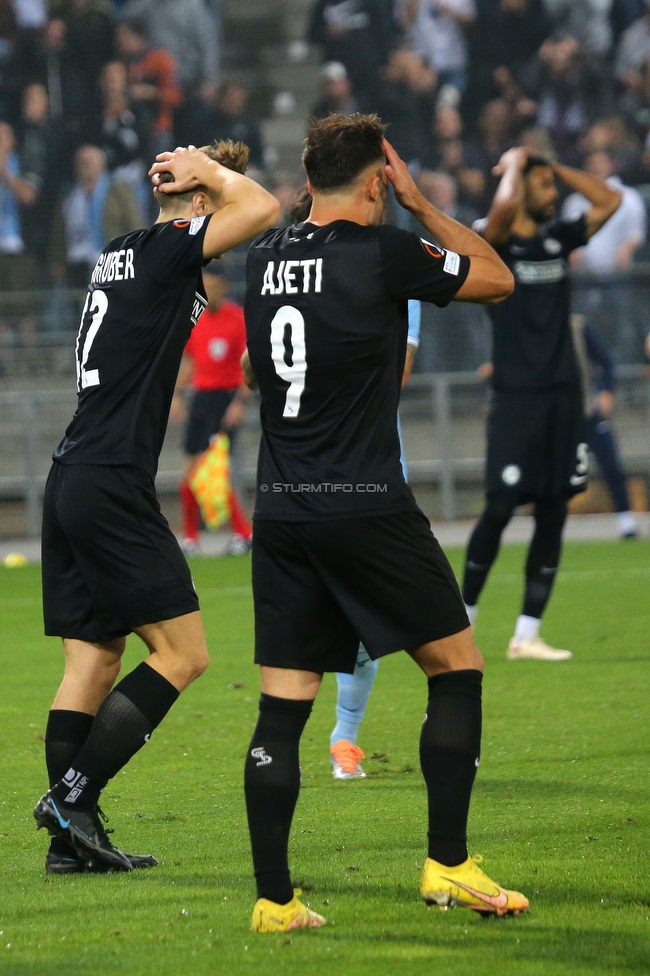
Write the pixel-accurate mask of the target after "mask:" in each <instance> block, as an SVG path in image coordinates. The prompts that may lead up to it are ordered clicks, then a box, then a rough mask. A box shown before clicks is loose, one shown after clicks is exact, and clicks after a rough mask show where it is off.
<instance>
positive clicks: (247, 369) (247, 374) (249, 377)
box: [241, 349, 259, 390]
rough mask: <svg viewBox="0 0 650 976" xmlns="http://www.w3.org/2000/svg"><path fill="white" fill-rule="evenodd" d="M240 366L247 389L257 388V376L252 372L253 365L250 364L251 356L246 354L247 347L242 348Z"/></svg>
mask: <svg viewBox="0 0 650 976" xmlns="http://www.w3.org/2000/svg"><path fill="white" fill-rule="evenodd" d="M241 368H242V372H243V374H244V381H245V383H246V386H247V387H248V389H249V390H258V389H259V386H258V384H257V378H256V376H255V373H254V372H253V367H252V366H251V358H250V356H249V355H248V349H245V350H244V353H243V355H242V357H241Z"/></svg>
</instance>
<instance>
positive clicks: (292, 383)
mask: <svg viewBox="0 0 650 976" xmlns="http://www.w3.org/2000/svg"><path fill="white" fill-rule="evenodd" d="M289 344H290V346H291V350H292V352H291V365H290V366H289V365H288V363H287V360H286V357H287V353H288V350H287V346H288V345H289ZM271 358H272V360H273V365H274V366H275V371H276V373H277V374H278V376H279V377H280V379H282V380H284V381H285V382H286V383H289V389H288V390H287V393H286V397H285V401H284V410H283V412H282V416H283V417H294V418H295V417H297V416H298V413H299V412H300V398H301V396H302V392H303V390H304V389H305V376H306V373H307V359H306V350H305V320H304V318H303V317H302V313H301V312H300V311H299V310H298V309H297V308H294V307H293V305H283V306H282V308H279V309H278V310H277V312H276V313H275V315H274V316H273V321H272V322H271Z"/></svg>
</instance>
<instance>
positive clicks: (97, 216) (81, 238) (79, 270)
mask: <svg viewBox="0 0 650 976" xmlns="http://www.w3.org/2000/svg"><path fill="white" fill-rule="evenodd" d="M75 175H76V182H75V185H74V186H73V187H72V189H71V190H70V192H69V193H68V195H67V196H66V198H65V200H64V201H63V206H62V212H61V216H62V218H63V225H64V230H65V261H66V264H67V279H68V285H69V286H70V287H72V288H85V287H86V285H87V283H88V278H89V276H90V272H91V271H92V269H93V266H94V264H95V262H96V261H97V258H98V257H99V255H100V254H101V252H102V251H103V249H104V247H105V246H106V244H107V243H108V242H109V241H110V240H112V239H113V238H114V237H120V236H121V235H122V234H128V233H129V232H130V231H132V230H138V228H140V227H142V225H143V219H142V213H141V211H140V208H139V206H138V203H137V201H136V199H135V196H134V195H133V191H132V190H131V189H130V187H129V186H128V185H127V184H126V183H115V182H113V181H112V180H111V178H110V176H109V174H108V172H107V169H106V158H105V156H104V153H103V152H102V151H101V149H99V148H98V147H97V146H81V148H80V149H78V150H77V153H76V156H75ZM61 243H62V242H61Z"/></svg>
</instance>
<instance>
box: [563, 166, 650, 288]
mask: <svg viewBox="0 0 650 976" xmlns="http://www.w3.org/2000/svg"><path fill="white" fill-rule="evenodd" d="M585 169H586V170H587V172H588V173H591V174H592V175H593V176H597V177H599V178H600V179H601V180H605V181H606V182H607V185H608V186H610V187H612V189H614V190H618V191H619V192H620V193H622V194H623V202H622V203H621V205H620V207H619V208H618V210H617V211H616V213H615V214H614V216H613V217H610V219H609V220H608V221H607V223H606V224H605V226H604V227H601V229H600V230H599V231H598V232H597V233H596V234H594V236H593V237H592V238H591V239H590V241H589V243H588V244H587V245H586V246H585V247H581V248H580V249H579V250H577V251H575V252H574V254H575V263H576V264H577V265H578V266H579V267H584V268H589V269H590V270H592V271H613V270H615V269H624V268H628V267H629V266H630V264H631V263H632V259H633V257H634V252H635V251H637V250H638V249H639V248H640V247H641V245H642V244H644V243H645V239H646V236H647V213H646V208H645V204H644V202H643V197H642V196H641V194H640V193H639V191H638V190H635V189H634V188H633V187H631V186H625V185H624V184H623V183H622V181H621V180H620V179H619V177H618V176H615V175H614V174H615V172H616V161H615V159H614V158H613V157H612V156H611V154H609V153H606V152H593V153H591V154H590V155H589V156H587V159H586V161H585ZM590 206H591V204H590V203H589V202H588V201H587V200H586V199H585V198H584V197H583V196H581V195H580V194H579V193H572V194H571V196H569V197H567V199H566V200H565V201H564V206H563V208H562V216H563V217H566V218H568V219H569V220H570V219H571V218H573V217H578V216H580V215H581V214H584V213H586V212H587V210H589V207H590Z"/></svg>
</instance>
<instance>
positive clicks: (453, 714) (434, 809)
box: [420, 670, 483, 867]
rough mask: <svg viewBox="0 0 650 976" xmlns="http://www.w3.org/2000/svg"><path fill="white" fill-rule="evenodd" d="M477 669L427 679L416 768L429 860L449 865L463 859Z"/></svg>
mask: <svg viewBox="0 0 650 976" xmlns="http://www.w3.org/2000/svg"><path fill="white" fill-rule="evenodd" d="M482 681H483V675H482V674H481V672H480V671H475V670H466V671H447V672H445V673H444V674H439V675H436V676H435V677H434V678H429V702H428V705H427V714H426V717H425V719H424V724H423V725H422V734H421V736H420V765H421V767H422V773H423V775H424V779H425V782H426V784H427V792H428V796H429V857H431V858H433V859H434V860H436V861H438V862H439V863H440V864H444V865H446V866H447V867H453V866H454V865H457V864H462V863H463V861H466V860H467V856H468V855H467V816H468V814H469V803H470V798H471V795H472V787H473V785H474V778H475V776H476V770H477V768H478V763H479V756H480V751H481V685H482Z"/></svg>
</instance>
